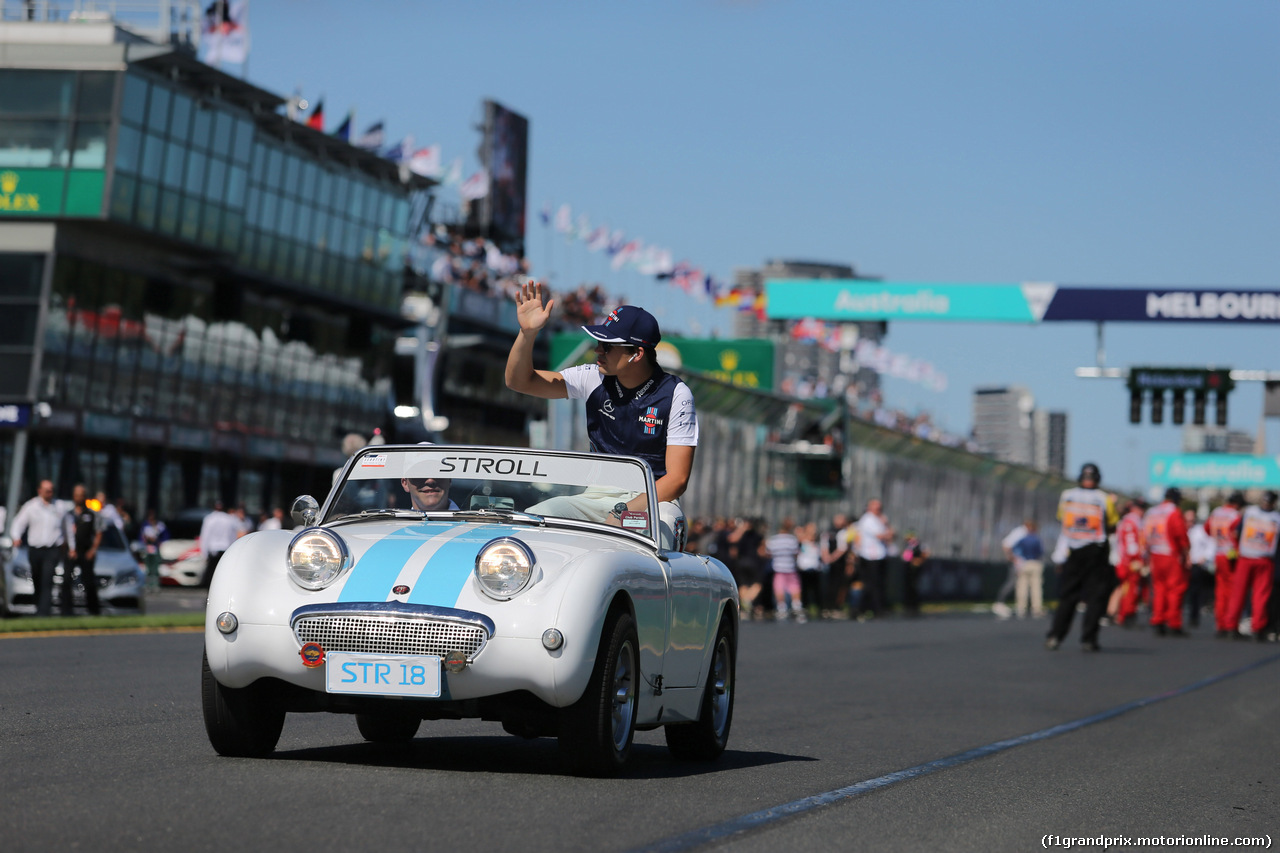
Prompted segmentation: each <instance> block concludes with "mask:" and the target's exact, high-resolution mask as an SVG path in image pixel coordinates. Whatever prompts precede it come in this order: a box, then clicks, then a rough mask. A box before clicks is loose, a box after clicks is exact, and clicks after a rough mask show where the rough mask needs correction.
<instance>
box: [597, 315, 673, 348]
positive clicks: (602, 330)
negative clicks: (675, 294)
mask: <svg viewBox="0 0 1280 853" xmlns="http://www.w3.org/2000/svg"><path fill="white" fill-rule="evenodd" d="M582 331H584V332H586V333H587V334H588V335H590V336H591V337H593V338H595V339H596V340H597V341H600V342H601V343H606V344H630V345H632V346H638V347H653V346H655V345H656V344H657V343H658V341H660V340H662V333H661V332H660V331H658V321H657V320H655V319H654V317H653V315H652V314H650V313H649V312H648V311H646V310H644V309H643V308H640V307H637V306H635V305H619V306H618V307H617V308H615V309H613V311H611V312H610V313H609V316H608V317H607V318H605V321H604V322H603V323H600V324H599V325H595V326H583V327H582Z"/></svg>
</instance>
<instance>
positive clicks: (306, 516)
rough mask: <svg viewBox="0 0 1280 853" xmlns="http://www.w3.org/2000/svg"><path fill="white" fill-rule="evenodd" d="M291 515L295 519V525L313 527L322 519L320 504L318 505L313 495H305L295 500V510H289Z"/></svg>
mask: <svg viewBox="0 0 1280 853" xmlns="http://www.w3.org/2000/svg"><path fill="white" fill-rule="evenodd" d="M289 515H290V516H292V517H293V523H294V524H301V525H302V526H303V527H311V526H312V525H313V524H315V523H316V519H317V518H319V517H320V504H318V503H316V499H315V498H313V497H311V495H303V496H301V497H299V498H295V499H294V501H293V509H291V510H289Z"/></svg>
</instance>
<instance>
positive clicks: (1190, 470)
mask: <svg viewBox="0 0 1280 853" xmlns="http://www.w3.org/2000/svg"><path fill="white" fill-rule="evenodd" d="M1150 479H1151V485H1153V486H1188V487H1196V486H1216V487H1219V488H1238V489H1247V488H1277V487H1280V463H1277V461H1276V458H1275V457H1273V456H1246V455H1240V454H1236V453H1188V454H1182V455H1178V454H1155V455H1153V456H1152V457H1151V471H1150Z"/></svg>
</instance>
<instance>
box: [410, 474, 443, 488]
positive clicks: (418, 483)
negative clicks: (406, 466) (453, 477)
mask: <svg viewBox="0 0 1280 853" xmlns="http://www.w3.org/2000/svg"><path fill="white" fill-rule="evenodd" d="M404 481H405V482H406V483H408V484H409V485H410V486H413V487H414V488H415V489H422V488H426V485H427V483H435V484H437V485H439V484H441V483H448V482H449V481H448V480H437V479H436V478H435V477H405V478H404Z"/></svg>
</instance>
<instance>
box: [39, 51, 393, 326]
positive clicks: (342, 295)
mask: <svg viewBox="0 0 1280 853" xmlns="http://www.w3.org/2000/svg"><path fill="white" fill-rule="evenodd" d="M95 85H96V84H95ZM82 88H83V87H82ZM122 88H123V95H122V100H121V108H120V111H119V115H120V122H119V129H118V131H117V141H116V146H115V154H114V167H115V177H114V179H113V183H112V193H111V196H112V197H111V199H110V201H109V205H108V211H109V215H110V216H111V218H113V219H121V220H127V221H131V222H133V223H135V224H137V225H140V226H142V227H144V228H147V229H157V230H160V231H163V232H165V233H167V234H171V235H173V236H176V237H178V238H180V239H183V240H188V241H191V242H193V243H196V244H203V245H204V246H207V247H209V248H216V249H221V250H222V251H225V252H228V253H231V254H233V255H234V256H235V258H236V260H237V261H238V262H239V263H240V264H241V265H243V266H245V267H248V268H251V269H256V270H257V271H259V272H261V273H263V274H265V275H267V276H270V277H273V278H277V279H281V280H283V281H285V282H287V283H291V284H294V285H295V286H296V285H302V286H304V287H307V288H309V289H314V290H317V291H319V292H320V293H322V294H324V295H326V296H329V297H332V298H335V299H339V300H342V301H345V302H353V303H358V304H363V305H368V306H370V307H372V308H376V309H379V310H382V311H386V312H396V311H398V309H399V301H400V290H401V284H400V283H401V276H402V270H403V266H404V259H405V252H406V248H407V246H406V239H405V234H406V233H407V231H408V216H409V202H408V198H407V191H406V190H405V188H404V187H402V186H401V185H399V184H398V183H393V182H379V181H378V180H376V179H375V178H373V177H372V176H369V175H366V174H364V173H362V172H359V171H358V170H353V169H352V168H351V167H349V166H346V165H344V164H339V163H334V162H323V161H321V160H320V159H318V158H317V156H315V155H314V154H312V153H310V152H308V151H306V150H304V149H302V148H300V147H298V146H296V145H293V144H290V143H289V142H288V141H287V140H283V139H278V138H275V137H274V136H272V135H271V134H269V133H266V132H264V131H262V130H260V129H258V128H257V126H256V125H255V124H254V122H253V120H252V119H251V118H250V116H249V115H248V114H247V113H244V112H242V111H240V110H239V109H238V108H236V107H233V106H231V105H229V104H225V103H220V102H216V101H215V100H213V99H212V98H211V97H193V96H192V93H188V92H184V91H180V90H178V89H176V88H174V87H173V86H172V85H171V84H170V83H169V82H167V81H164V80H161V79H159V78H152V77H150V76H149V75H146V74H144V73H142V72H140V71H138V70H136V69H135V70H131V71H130V72H128V74H126V76H125V81H124V84H123V87H122ZM45 98H46V100H48V99H50V98H54V96H53V95H47V96H45ZM98 129H99V126H98V125H91V126H89V127H88V128H87V130H86V133H87V134H88V133H96V132H97V131H98ZM27 132H28V133H29V134H37V133H42V134H44V135H45V136H48V135H49V134H51V133H54V132H55V130H54V129H51V128H48V127H44V128H31V129H28V131H27ZM41 150H42V151H44V152H45V153H44V154H43V155H42V156H44V157H45V158H46V159H50V158H53V157H61V158H63V159H64V160H65V159H68V158H71V159H73V160H74V161H76V162H78V161H79V160H80V159H81V158H82V157H83V159H84V161H85V162H86V163H87V162H92V161H93V158H94V157H95V156H98V154H99V152H100V151H101V152H102V155H103V156H105V150H106V149H105V142H104V143H103V145H102V146H101V147H99V145H98V142H97V137H95V136H90V135H86V136H85V137H84V139H83V142H82V140H81V137H80V136H79V135H77V136H75V137H73V138H70V139H67V140H63V141H61V142H60V143H58V141H57V140H52V139H51V140H49V141H48V142H47V144H45V146H44V148H42V149H41Z"/></svg>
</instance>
